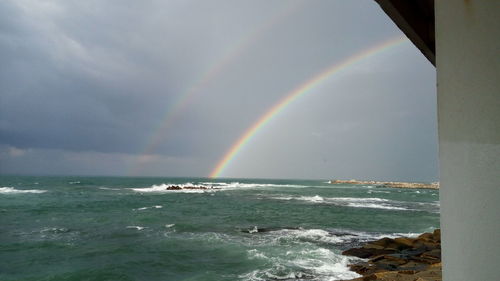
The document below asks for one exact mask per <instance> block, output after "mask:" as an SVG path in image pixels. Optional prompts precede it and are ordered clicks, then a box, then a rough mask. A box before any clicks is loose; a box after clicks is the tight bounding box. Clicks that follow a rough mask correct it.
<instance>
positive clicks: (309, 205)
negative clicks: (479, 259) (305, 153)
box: [0, 176, 439, 280]
mask: <svg viewBox="0 0 500 281" xmlns="http://www.w3.org/2000/svg"><path fill="white" fill-rule="evenodd" d="M170 184H176V185H181V186H182V185H186V184H189V185H191V184H196V185H204V186H208V187H210V186H213V187H217V188H220V189H214V190H206V191H202V190H185V191H167V190H165V188H166V186H167V185H170ZM438 200H439V195H438V191H436V190H424V189H418V190H413V189H411V190H410V189H390V188H381V187H375V186H361V185H353V186H350V185H331V184H328V183H327V182H326V181H310V180H257V179H223V180H221V179H217V180H210V179H203V178H127V177H121V178H120V177H17V176H2V177H0V226H1V228H0V260H1V262H0V280H342V279H348V278H353V277H356V276H357V275H356V274H355V273H353V272H350V271H349V270H348V268H347V266H346V265H347V264H348V263H349V262H350V261H351V259H349V258H347V257H344V256H342V255H340V252H341V251H342V250H344V249H346V248H349V247H353V246H356V245H358V244H360V243H362V242H363V241H368V240H373V239H377V238H381V237H383V236H390V237H393V236H402V235H417V234H419V233H422V232H427V231H431V230H433V229H434V228H438V227H439V203H438Z"/></svg>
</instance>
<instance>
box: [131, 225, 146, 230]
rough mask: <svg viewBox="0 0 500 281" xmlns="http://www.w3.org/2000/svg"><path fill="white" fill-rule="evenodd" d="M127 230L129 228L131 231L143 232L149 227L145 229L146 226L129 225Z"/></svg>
mask: <svg viewBox="0 0 500 281" xmlns="http://www.w3.org/2000/svg"><path fill="white" fill-rule="evenodd" d="M126 228H129V229H137V230H139V231H141V230H143V229H145V228H147V227H145V226H138V225H127V227H126Z"/></svg>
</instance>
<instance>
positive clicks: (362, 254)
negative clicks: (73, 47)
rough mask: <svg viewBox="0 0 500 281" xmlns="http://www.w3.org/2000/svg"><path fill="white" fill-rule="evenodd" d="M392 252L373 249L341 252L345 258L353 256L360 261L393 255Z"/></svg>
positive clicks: (354, 249) (355, 249)
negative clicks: (360, 259)
mask: <svg viewBox="0 0 500 281" xmlns="http://www.w3.org/2000/svg"><path fill="white" fill-rule="evenodd" d="M394 252H395V251H394V250H385V249H374V248H364V247H363V248H353V249H349V250H346V251H343V252H342V255H345V256H354V257H358V258H362V259H367V258H371V257H375V256H379V255H384V254H391V253H394Z"/></svg>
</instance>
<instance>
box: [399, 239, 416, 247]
mask: <svg viewBox="0 0 500 281" xmlns="http://www.w3.org/2000/svg"><path fill="white" fill-rule="evenodd" d="M394 242H396V243H398V244H399V245H402V246H404V247H407V248H412V247H413V243H414V242H415V239H412V238H406V237H400V238H396V239H394Z"/></svg>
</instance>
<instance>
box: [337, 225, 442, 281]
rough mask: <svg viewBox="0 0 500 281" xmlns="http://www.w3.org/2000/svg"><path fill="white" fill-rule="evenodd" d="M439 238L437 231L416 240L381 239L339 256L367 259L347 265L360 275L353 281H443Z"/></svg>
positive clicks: (404, 238) (403, 238)
mask: <svg viewBox="0 0 500 281" xmlns="http://www.w3.org/2000/svg"><path fill="white" fill-rule="evenodd" d="M440 235H441V233H440V231H439V229H437V230H435V231H434V232H433V233H424V234H422V235H420V236H419V237H417V238H407V237H401V238H396V239H390V238H382V239H379V240H377V241H372V242H369V243H367V244H365V245H363V246H362V247H361V248H353V249H349V250H347V251H344V252H343V253H342V254H344V255H351V256H356V257H361V258H367V259H369V260H368V261H367V262H360V263H356V264H352V265H350V269H351V270H352V271H355V272H357V273H359V274H361V275H363V277H360V278H356V279H352V281H362V280H382V281H415V280H424V281H439V280H442V279H441V243H440V242H441V237H440ZM384 252H387V253H384Z"/></svg>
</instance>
